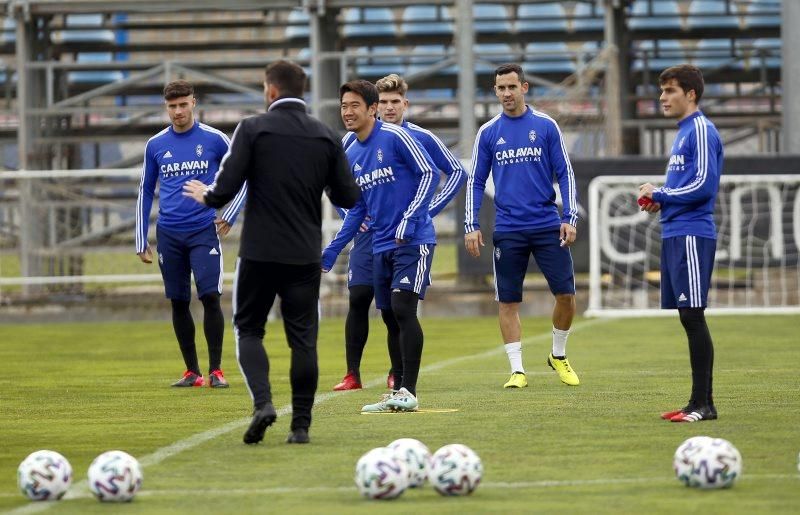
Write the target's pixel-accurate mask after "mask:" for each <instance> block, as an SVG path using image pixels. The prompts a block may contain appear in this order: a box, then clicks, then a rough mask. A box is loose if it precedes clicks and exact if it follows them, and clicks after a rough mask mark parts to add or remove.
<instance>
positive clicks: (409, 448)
mask: <svg viewBox="0 0 800 515" xmlns="http://www.w3.org/2000/svg"><path fill="white" fill-rule="evenodd" d="M387 447H389V448H390V449H392V450H393V451H394V454H395V456H397V458H398V459H400V460H402V461H404V462H405V463H406V465H407V466H408V486H409V488H417V487H419V486H422V485H424V484H425V481H426V480H427V479H428V470H429V469H430V466H431V451H430V449H428V447H427V446H426V445H425V444H424V443H422V442H420V441H419V440H415V439H414V438H399V439H397V440H395V441H394V442H392V443H390V444H389V445H388V446H387Z"/></svg>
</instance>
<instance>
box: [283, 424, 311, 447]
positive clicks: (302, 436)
mask: <svg viewBox="0 0 800 515" xmlns="http://www.w3.org/2000/svg"><path fill="white" fill-rule="evenodd" d="M310 441H311V439H310V438H309V437H308V429H304V428H302V427H299V428H297V429H294V430H292V431H291V432H290V433H289V436H288V437H287V438H286V443H308V442H310Z"/></svg>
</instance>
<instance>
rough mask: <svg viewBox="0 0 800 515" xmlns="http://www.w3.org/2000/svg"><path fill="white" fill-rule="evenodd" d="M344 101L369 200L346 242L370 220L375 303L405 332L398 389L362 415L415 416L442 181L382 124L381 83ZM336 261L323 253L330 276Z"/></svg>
mask: <svg viewBox="0 0 800 515" xmlns="http://www.w3.org/2000/svg"><path fill="white" fill-rule="evenodd" d="M339 96H340V100H341V113H342V121H343V122H344V125H345V128H346V129H347V130H349V131H352V132H353V133H354V134H355V140H354V141H353V142H352V143H351V144H349V145H347V147H346V149H345V153H346V154H347V159H348V161H349V163H350V167H351V171H352V173H353V176H354V177H355V179H356V184H358V186H359V187H360V188H361V195H362V197H361V200H359V202H358V203H357V204H356V205H355V207H353V208H352V209H351V210H350V211H348V213H347V216H346V217H345V220H344V224H343V226H342V230H341V231H340V232H339V237H341V238H343V241H344V242H345V243H346V242H348V241H350V239H352V238H353V236H355V234H356V233H357V232H358V230H359V227H360V226H361V224H362V223H363V222H364V221H365V220H366V219H367V217H368V222H369V224H370V226H371V230H372V232H373V237H372V238H373V240H372V253H373V262H372V270H373V287H374V289H375V304H376V306H377V307H378V309H380V310H381V312H382V314H383V317H384V320H389V322H387V324H391V323H396V325H397V327H398V328H399V338H398V340H399V341H398V342H397V344H398V345H397V347H398V348H396V349H390V351H389V355H390V357H391V360H392V370H393V373H394V376H395V383H394V386H395V388H397V391H393V392H392V393H391V394H384V395H383V396H382V398H381V400H380V401H379V402H377V403H375V404H368V405H366V406H364V407H363V408H362V411H365V412H382V411H414V410H416V409H417V407H418V404H419V403H418V400H417V396H416V395H417V391H416V386H417V377H418V375H419V368H420V361H421V358H422V345H423V333H422V327H421V326H420V324H419V319H418V318H417V303H418V302H419V300H420V299H422V298H424V296H425V290H426V288H427V287H428V284H429V283H430V268H431V261H432V259H433V249H434V247H435V245H436V233H435V231H434V228H433V221H432V220H431V217H430V215H429V209H430V203H431V200H432V199H433V196H434V193H435V190H436V185H437V182H438V177H437V176H436V174H435V173H434V168H435V165H434V164H433V162H432V160H431V157H430V156H429V155H428V153H427V152H426V151H425V149H423V148H422V147H421V146H420V145H419V143H417V141H416V140H415V139H414V138H413V137H412V136H411V135H410V134H409V133H408V132H406V131H405V130H403V129H402V128H400V127H398V126H396V125H394V124H390V123H384V122H382V121H379V120H376V118H375V115H376V112H377V109H378V90H377V88H376V87H375V85H374V84H372V83H370V82H367V81H364V80H355V81H351V82H348V83H345V84H343V85H342V87H341V88H340V89H339ZM335 258H336V255H335V254H333V253H327V254H326V255H323V263H322V269H323V271H327V270H330V268H331V267H332V266H333V263H334V261H335ZM389 329H390V330H391V327H389ZM391 344H392V341H391V339H390V345H391Z"/></svg>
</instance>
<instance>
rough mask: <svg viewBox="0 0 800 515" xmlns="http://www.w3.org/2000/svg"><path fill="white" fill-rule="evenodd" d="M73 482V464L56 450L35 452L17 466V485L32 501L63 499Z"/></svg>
mask: <svg viewBox="0 0 800 515" xmlns="http://www.w3.org/2000/svg"><path fill="white" fill-rule="evenodd" d="M71 484H72V465H70V464H69V461H67V458H65V457H64V456H62V455H61V454H59V453H57V452H55V451H48V450H41V451H36V452H33V453H31V454H29V455H28V457H27V458H25V459H24V460H22V463H20V464H19V468H17V485H19V489H20V491H21V492H22V493H23V494H25V496H26V497H27V498H28V499H30V500H32V501H56V500H58V499H61V498H62V497H63V496H64V494H65V493H67V490H68V489H69V485H71Z"/></svg>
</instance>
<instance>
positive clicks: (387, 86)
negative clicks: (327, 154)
mask: <svg viewBox="0 0 800 515" xmlns="http://www.w3.org/2000/svg"><path fill="white" fill-rule="evenodd" d="M375 87H377V88H378V116H379V118H380V119H381V121H383V122H385V123H393V124H395V125H400V126H401V127H403V128H404V129H405V130H406V131H408V132H409V133H410V134H411V135H412V136H414V139H416V140H417V142H418V143H419V144H420V145H422V147H423V148H424V149H425V150H426V151H427V152H428V154H429V155H430V156H431V159H432V160H433V163H434V164H435V165H436V168H438V169H439V170H440V171H441V172H443V173H444V174H445V175H446V176H447V180H446V181H445V183H444V184H443V186H442V188H441V191H439V193H437V194H436V196H435V197H434V198H433V200H432V201H431V205H430V211H429V214H430V216H431V218H433V217H434V216H436V215H437V214H439V212H441V210H442V209H444V207H445V206H447V204H448V203H449V202H450V201H451V200H452V199H453V197H455V195H456V193H458V191H459V190H460V189H461V187H462V186H463V185H464V182H465V181H466V179H467V177H466V174H465V173H464V169H463V168H462V166H461V163H460V162H459V160H458V159H456V157H455V156H454V155H453V154H452V152H450V149H448V148H447V146H446V145H445V144H444V143H442V141H441V140H440V139H439V138H437V137H436V136H435V135H434V134H433V133H432V132H431V131H428V130H426V129H423V128H422V127H420V126H419V125H416V124H413V123H410V122H409V121H407V120H406V119H405V113H406V110H407V109H408V99H407V98H406V94H407V93H408V83H407V82H406V81H405V80H403V78H402V77H401V76H399V75H397V74H395V73H393V74H390V75H387V76H386V77H384V78H382V79H380V80H378V81H377V82H376V83H375ZM355 139H356V137H355V134H354V133H352V132H348V133H347V134H346V135H345V136H344V138H343V139H342V144H343V145H344V147H345V148H347V147H348V146H349V145H350V144H352V142H353V141H355ZM340 214H342V213H341V212H340ZM363 229H367V228H366V227H364V228H363ZM347 243H348V242H347V241H342V239H341V238H334V240H333V241H332V242H331V244H330V245H328V247H327V248H326V249H325V254H326V255H327V256H331V253H335V254H333V259H335V256H336V255H338V254H339V253H340V252H341V251H342V249H343V248H344V246H345V245H346V244H347ZM330 259H331V258H330V257H329V258H328V260H330ZM348 288H349V290H350V309H349V311H348V312H347V321H346V322H345V340H346V355H347V375H345V377H344V379H342V382H341V383H339V384H337V385H336V386H334V388H333V389H334V390H349V389H357V388H361V376H360V372H359V368H360V364H361V356H362V354H363V352H364V346H365V345H366V343H367V336H368V333H369V307H370V304H371V303H372V298H373V297H374V290H373V288H372V232H371V231H369V230H363V231H360V232H359V233H358V234H357V235H356V236H355V238H354V243H353V248H352V249H351V250H350V263H349V265H348ZM384 322H385V323H386V326H387V328H388V338H389V348H390V349H397V348H398V345H397V343H393V342H396V341H397V339H398V338H399V333H400V328H399V327H398V326H397V323H396V322H395V321H394V317H392V316H387V317H384ZM393 384H394V374H393V372H390V377H389V379H388V380H387V386H388V387H389V388H392V385H393Z"/></svg>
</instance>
